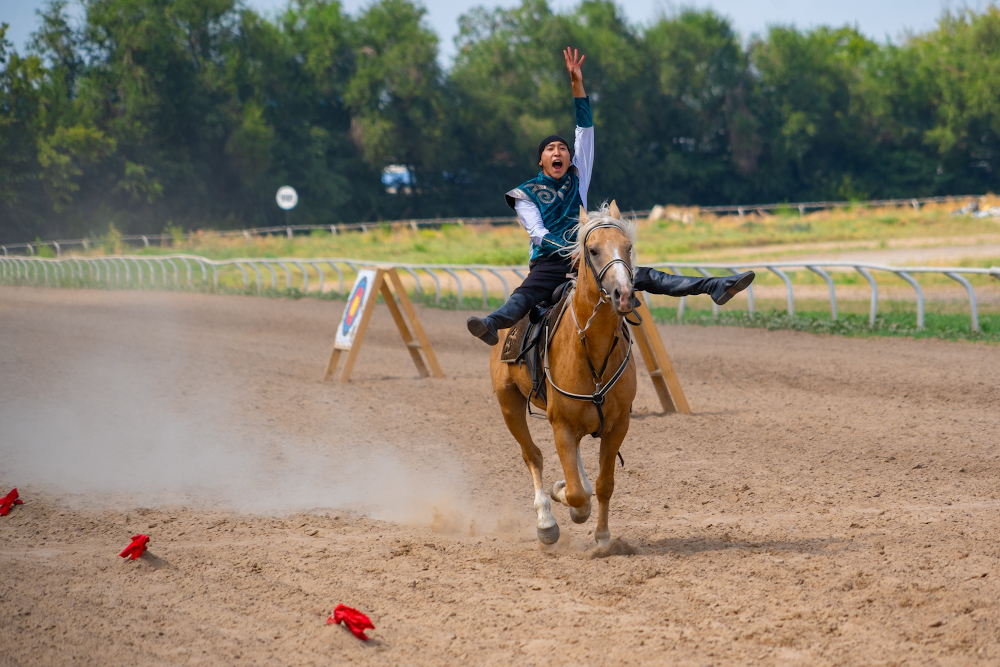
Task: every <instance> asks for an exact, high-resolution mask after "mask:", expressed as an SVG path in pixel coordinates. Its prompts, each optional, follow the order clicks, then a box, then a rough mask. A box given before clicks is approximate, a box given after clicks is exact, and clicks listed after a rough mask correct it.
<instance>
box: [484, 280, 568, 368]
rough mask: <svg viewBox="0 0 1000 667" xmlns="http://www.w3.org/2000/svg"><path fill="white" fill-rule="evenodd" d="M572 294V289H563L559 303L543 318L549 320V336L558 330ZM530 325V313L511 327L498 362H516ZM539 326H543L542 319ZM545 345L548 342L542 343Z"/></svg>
mask: <svg viewBox="0 0 1000 667" xmlns="http://www.w3.org/2000/svg"><path fill="white" fill-rule="evenodd" d="M572 294H573V290H572V289H565V290H563V293H562V298H560V299H559V303H557V304H556V305H555V306H553V307H552V308H550V309H549V312H548V313H547V314H546V315H545V317H547V318H548V320H549V336H551V335H553V334H554V333H555V332H556V329H558V328H559V323H560V322H561V321H562V316H563V313H564V312H565V310H566V305H567V304H568V303H569V299H570V296H571V295H572ZM529 324H530V313H529V314H528V315H525V316H524V317H522V318H521V319H520V321H518V323H517V324H515V325H514V326H512V327H511V328H510V330H509V331H508V332H507V337H506V338H505V339H504V341H503V350H502V351H501V352H500V361H502V362H503V363H505V364H513V363H515V362H517V357H518V356H519V355H520V354H521V349H522V348H523V347H524V345H523V343H524V332H525V331H527V330H528V325H529ZM539 324H544V318H543V320H542V321H540V322H539ZM543 342H544V343H545V344H546V345H547V344H548V341H543Z"/></svg>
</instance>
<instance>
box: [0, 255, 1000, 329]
mask: <svg viewBox="0 0 1000 667" xmlns="http://www.w3.org/2000/svg"><path fill="white" fill-rule="evenodd" d="M368 266H381V267H394V268H396V269H398V270H401V271H404V272H406V273H407V274H409V275H410V277H412V278H413V282H414V289H415V290H416V292H417V293H418V294H421V295H422V294H424V293H425V291H424V288H425V285H424V284H423V281H424V280H427V279H430V281H432V283H433V289H434V298H435V302H436V303H440V301H441V295H442V279H444V280H446V281H447V282H448V283H449V287H450V286H452V285H453V286H454V294H455V295H456V297H457V303H458V304H462V303H463V291H464V290H463V285H462V278H461V276H460V274H461V275H470V276H472V277H473V278H475V279H476V281H477V282H478V285H479V288H480V292H481V295H482V305H483V308H488V300H487V296H488V292H489V291H490V288H489V286H488V285H487V281H488V280H489V281H490V282H493V283H494V285H495V286H498V287H500V291H502V293H503V298H504V299H507V297H508V296H509V295H510V292H511V290H510V285H511V284H514V285H515V286H516V285H517V284H520V281H521V280H523V279H524V277H525V276H526V275H527V271H528V267H527V266H489V265H483V264H461V265H459V264H398V263H386V262H368V261H361V260H357V259H345V258H338V257H333V258H309V259H305V258H261V257H245V258H238V259H226V260H212V259H207V258H205V257H199V256H197V255H148V256H147V255H109V256H103V257H63V258H59V259H48V258H42V257H26V256H8V257H2V256H0V281H3V282H4V283H7V284H29V285H47V286H56V287H60V286H78V285H104V286H107V287H116V288H138V289H144V288H165V289H184V288H187V289H219V280H220V274H222V275H223V276H224V277H225V276H227V275H231V276H233V277H235V279H236V281H237V284H239V282H240V281H241V282H242V285H243V288H244V289H248V290H249V289H252V287H251V285H252V284H253V285H255V287H256V292H257V293H258V294H260V293H262V292H264V291H265V289H266V287H265V286H268V287H269V288H270V289H271V290H279V289H281V288H279V283H282V282H283V283H284V289H286V290H291V289H299V290H300V291H301V292H303V293H306V292H309V291H311V289H312V286H313V285H314V284H315V288H316V289H315V291H318V292H319V293H323V292H326V291H328V290H327V287H328V286H330V285H331V282H330V280H329V279H328V278H327V273H328V272H329V273H330V278H333V276H334V275H336V287H332V286H331V289H334V290H335V291H336V292H337V293H340V294H343V292H344V274H345V272H348V273H350V274H356V273H357V271H358V269H359V268H361V267H368ZM650 266H653V267H655V268H661V269H668V270H670V271H671V272H673V273H683V272H684V270H687V271H688V272H689V273H696V274H699V275H702V276H705V277H711V276H713V275H724V274H725V273H730V274H736V273H741V272H743V271H746V270H748V269H754V270H757V271H767V272H770V273H772V274H773V275H775V276H777V277H778V278H779V279H780V280H781V282H782V283H783V284H784V286H785V292H786V297H787V311H788V314H789V315H790V316H794V314H795V298H794V286H793V285H792V279H791V278H790V277H789V275H788V274H789V273H790V272H792V270H806V271H810V272H811V273H813V274H815V275H817V276H819V277H820V278H821V279H822V280H823V281H824V282H825V283H826V286H827V288H828V291H829V301H830V317H831V319H833V320H836V319H837V294H836V290H835V287H834V281H833V277H832V276H831V273H839V272H857V273H858V274H860V275H861V276H862V277H863V278H864V279H865V281H867V283H868V285H869V287H870V292H871V306H870V309H869V321H870V323H871V324H872V325H874V324H875V318H876V315H877V313H878V302H879V286H878V281H877V280H876V276H877V275H879V274H892V275H894V276H895V277H896V278H898V279H900V280H902V281H903V282H905V283H906V284H908V285H909V286H910V287H912V288H913V291H914V295H915V297H916V304H917V327H918V328H921V329H922V328H923V327H924V309H925V300H924V293H923V289H922V288H921V286H920V283H919V282H918V281H917V279H916V277H915V276H919V275H921V274H938V275H943V276H946V277H947V278H949V279H951V280H953V281H955V282H956V283H958V284H959V285H961V286H962V287H964V288H965V291H966V294H967V295H968V299H969V309H970V318H971V325H972V330H973V331H979V310H978V305H977V302H976V293H975V290H974V289H973V286H972V284H971V283H970V282H969V280H968V278H967V276H992V277H993V278H996V279H998V280H1000V267H990V268H974V267H936V266H888V265H884V264H871V263H864V262H842V261H830V262H822V261H809V262H751V263H735V264H719V263H680V262H661V263H657V264H651V265H650ZM309 269H311V270H312V272H314V273H315V275H316V277H317V280H316V282H315V283H313V282H312V281H311V278H310V270H309ZM713 271H714V272H715V273H713ZM236 272H238V274H237V273H236ZM251 274H252V275H251ZM279 275H280V276H281V278H279ZM508 278H510V279H511V282H508ZM282 279H283V280H282ZM514 280H516V281H517V282H514ZM494 292H496V289H495V288H494ZM685 305H686V298H681V299H680V300H679V306H678V311H677V319H678V321H681V322H682V321H683V319H684V311H685ZM712 310H713V313H714V314H715V315H718V314H719V307H718V306H716V305H714V304H713V306H712ZM747 313H748V314H749V316H750V317H753V315H754V297H753V286H751V287H750V288H749V289H748V290H747Z"/></svg>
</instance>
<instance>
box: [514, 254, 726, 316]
mask: <svg viewBox="0 0 1000 667" xmlns="http://www.w3.org/2000/svg"><path fill="white" fill-rule="evenodd" d="M528 268H529V269H530V271H529V272H528V277H527V278H525V279H524V282H522V283H521V286H520V287H518V288H517V289H515V290H514V294H522V295H524V298H525V300H526V303H525V305H524V308H525V312H527V310H529V309H531V308H532V307H534V306H536V305H538V304H540V303H545V302H547V301H550V300H551V298H552V293H553V292H554V291H555V290H556V288H557V287H559V286H560V285H562V284H563V283H565V282H566V281H568V280H569V279H570V277H573V276H574V274H575V273H576V270H575V269H574V268H573V265H572V263H570V261H569V260H568V259H566V258H564V257H560V256H559V255H558V254H553V255H548V256H546V257H539V258H538V259H536V260H533V261H532V262H531V263H529V264H528ZM725 280H726V278H696V277H694V276H675V275H674V274H672V273H664V272H662V271H657V270H656V269H651V268H649V267H646V266H640V267H638V268H636V270H635V281H634V283H633V286H634V287H635V289H636V291H638V292H649V293H650V294H665V295H667V296H676V297H681V296H691V295H694V294H711V293H713V290H717V289H722V287H724V286H725V285H724V284H720V282H721V281H725ZM730 280H731V279H730Z"/></svg>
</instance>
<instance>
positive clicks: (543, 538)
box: [497, 385, 559, 544]
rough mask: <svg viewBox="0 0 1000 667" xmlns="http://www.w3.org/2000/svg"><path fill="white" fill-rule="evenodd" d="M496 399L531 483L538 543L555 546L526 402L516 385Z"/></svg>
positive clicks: (539, 452)
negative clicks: (526, 468) (532, 484)
mask: <svg viewBox="0 0 1000 667" xmlns="http://www.w3.org/2000/svg"><path fill="white" fill-rule="evenodd" d="M497 398H499V399H500V410H501V412H503V419H504V421H505V422H507V428H508V429H510V432H511V435H513V436H514V439H515V440H517V442H518V444H519V445H521V456H522V458H524V463H525V465H527V466H528V471H529V472H530V473H531V481H532V482H533V483H534V485H535V512H536V513H537V515H538V518H537V522H536V524H535V528H536V531H537V533H538V541H539V542H541V543H542V544H555V543H556V542H558V541H559V524H557V523H556V518H555V517H554V516H552V507H551V505H550V503H549V499H548V496H546V495H545V491H544V489H542V468H543V463H542V450H540V449H538V446H537V445H535V443H534V441H533V440H532V439H531V431H529V430H528V419H527V417H526V416H525V407H526V404H527V399H526V398H525V397H524V394H522V393H521V392H520V390H518V388H517V387H516V386H515V385H508V386H507V387H506V388H504V389H502V390H500V391H497Z"/></svg>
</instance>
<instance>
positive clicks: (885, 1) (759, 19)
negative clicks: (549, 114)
mask: <svg viewBox="0 0 1000 667" xmlns="http://www.w3.org/2000/svg"><path fill="white" fill-rule="evenodd" d="M342 1H343V4H344V7H345V8H346V10H347V11H348V12H349V13H356V12H358V11H359V10H360V9H362V8H363V7H365V6H366V5H368V4H370V1H371V0H342ZM617 1H618V5H619V6H620V7H622V9H623V10H624V11H625V15H626V16H627V17H628V19H629V20H630V21H631V22H632V23H635V24H645V23H649V22H652V21H653V20H655V18H656V17H657V16H659V15H660V14H662V13H666V14H670V13H672V12H674V11H676V10H677V9H678V7H680V6H682V5H683V6H693V7H696V8H699V9H701V8H711V9H714V10H715V11H716V12H718V13H719V14H721V15H723V16H727V17H728V18H730V19H731V20H732V22H733V25H734V27H735V28H736V30H737V31H739V32H740V33H741V34H742V35H743V37H744V38H746V37H749V36H750V35H751V34H753V33H763V32H764V31H765V30H766V29H767V26H768V25H772V24H776V23H777V24H782V25H789V24H791V25H795V26H797V27H799V28H811V27H815V26H819V25H833V26H842V25H844V24H849V25H856V26H857V27H858V28H859V29H860V30H861V32H863V33H864V34H866V35H868V36H869V37H871V38H874V39H876V40H878V41H880V42H884V41H886V40H892V41H899V39H900V38H901V37H902V36H904V35H905V34H906V32H907V31H911V32H924V31H926V30H929V29H931V28H933V27H934V24H935V22H936V20H937V18H938V17H939V16H940V15H941V13H942V11H944V10H945V9H948V8H954V9H957V8H960V7H963V6H968V7H971V8H973V9H981V8H983V7H984V6H986V5H987V4H988V2H987V1H986V0H968V1H967V2H954V1H953V0H839V1H838V2H830V0H754V1H752V2H751V1H747V0H690V1H686V2H683V3H674V2H667V0H617ZM246 2H247V4H249V5H250V6H252V7H254V8H256V9H258V10H260V11H262V12H263V13H265V14H274V13H276V12H278V11H279V10H280V9H281V8H283V7H285V6H286V5H287V0H246ZM72 4H76V3H75V2H74V1H73V0H71V5H72ZM518 4H519V1H518V0H499V1H497V0H486V1H485V2H484V1H483V0H424V6H425V7H426V8H427V10H428V15H427V18H426V20H427V23H428V25H429V26H430V27H431V28H432V29H433V30H434V31H435V32H437V34H438V36H439V37H440V38H441V64H442V65H443V66H445V67H448V66H449V65H450V63H451V59H452V58H453V57H454V54H455V46H454V42H453V39H454V37H455V35H456V34H457V33H458V17H459V16H461V15H462V14H463V13H465V12H467V11H468V10H469V9H471V8H473V7H476V6H480V5H486V6H488V7H494V6H498V5H499V6H501V7H507V8H509V7H513V6H516V5H518ZM550 4H551V6H552V7H553V8H554V9H556V10H564V9H568V8H570V7H572V6H574V5H575V4H577V2H576V1H575V0H550ZM43 5H44V0H0V23H9V24H10V28H9V29H8V33H7V38H8V39H9V40H10V41H11V42H13V43H14V45H15V46H16V47H17V49H18V50H23V48H24V45H25V44H26V42H27V40H28V36H29V35H30V34H31V32H32V31H33V30H35V28H36V27H37V25H38V19H37V16H36V15H35V10H36V9H38V8H39V7H42V6H43Z"/></svg>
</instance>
